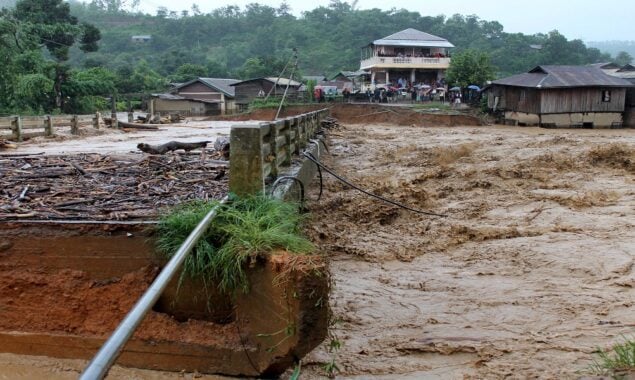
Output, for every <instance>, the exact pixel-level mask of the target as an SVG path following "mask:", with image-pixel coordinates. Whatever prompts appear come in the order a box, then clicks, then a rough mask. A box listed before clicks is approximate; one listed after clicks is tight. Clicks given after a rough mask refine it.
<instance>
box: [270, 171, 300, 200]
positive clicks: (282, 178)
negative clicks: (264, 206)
mask: <svg viewBox="0 0 635 380" xmlns="http://www.w3.org/2000/svg"><path fill="white" fill-rule="evenodd" d="M283 180H291V181H294V182H297V183H299V184H300V204H304V183H302V181H300V180H299V179H298V178H296V177H294V176H290V175H289V176H282V177H278V178H277V179H276V180H275V182H274V183H273V184H272V185H271V195H273V193H274V191H276V188H277V187H278V186H279V185H280V183H281V182H282V181H283Z"/></svg>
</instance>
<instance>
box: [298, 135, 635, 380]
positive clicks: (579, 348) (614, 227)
mask: <svg viewBox="0 0 635 380" xmlns="http://www.w3.org/2000/svg"><path fill="white" fill-rule="evenodd" d="M330 146H331V148H330V150H331V152H332V157H331V159H330V160H329V164H330V165H331V166H332V167H333V168H334V169H335V170H336V171H337V172H339V173H340V174H342V175H344V176H345V177H347V178H349V179H351V180H352V181H353V182H355V183H358V184H360V185H361V186H362V187H364V188H366V189H368V190H370V191H372V192H374V193H377V194H380V195H383V196H385V197H388V198H391V199H395V200H397V201H400V202H403V203H406V204H408V205H410V206H414V207H417V208H421V209H426V210H430V211H433V212H436V213H443V214H447V215H448V217H447V218H431V217H428V216H423V215H417V214H413V213H410V212H408V211H405V210H401V209H398V208H395V207H393V206H390V205H386V204H384V203H381V202H379V201H376V200H373V199H369V198H368V197H366V196H364V195H361V194H360V193H359V192H357V191H355V190H352V189H350V188H348V187H346V186H344V185H342V184H341V183H339V182H337V181H335V180H334V179H333V178H332V177H327V178H326V180H325V193H324V197H323V198H322V200H321V201H319V202H315V201H313V202H311V204H310V209H311V212H312V213H313V216H312V221H313V222H312V224H311V227H310V228H309V232H310V233H311V235H312V236H313V237H314V239H315V240H316V241H317V242H319V243H320V245H321V247H322V249H323V250H324V251H326V252H331V253H332V264H331V271H332V274H333V278H334V280H335V286H334V291H333V293H332V306H333V311H334V317H335V321H337V323H336V324H335V325H334V328H333V333H334V334H335V336H336V337H337V341H339V342H341V345H342V348H341V349H340V350H339V352H336V353H335V354H333V353H331V352H330V349H329V348H330V346H329V345H328V344H325V345H323V346H321V347H320V348H319V349H316V350H315V351H314V352H313V353H312V354H311V355H310V356H309V357H308V358H307V359H306V360H305V361H304V367H303V368H304V372H303V376H305V377H306V378H320V377H321V376H323V375H324V368H333V367H332V366H330V365H329V363H332V361H333V360H334V362H335V363H336V364H337V366H338V367H339V369H340V370H341V372H340V374H339V376H338V377H341V378H385V379H389V378H395V377H399V378H412V379H425V378H441V379H456V378H467V379H497V378H518V379H521V378H522V379H525V378H549V379H562V378H576V377H578V376H579V374H580V372H579V371H584V370H585V369H586V368H587V366H588V365H589V364H590V362H591V360H592V359H593V357H594V356H593V352H594V351H595V350H596V348H597V347H598V346H599V347H606V346H608V345H610V344H611V343H613V342H619V341H620V340H621V339H622V338H621V337H622V336H623V335H626V336H633V335H635V315H634V314H633V307H634V306H635V305H634V304H633V302H634V301H633V300H635V271H634V260H635V245H634V243H633V242H634V241H635V228H634V227H635V192H634V191H633V184H634V183H635V177H634V174H635V166H633V163H634V162H635V132H634V131H632V130H621V131H618V130H606V131H579V130H562V131H551V130H548V131H547V130H542V129H538V128H513V127H459V128H452V129H442V128H421V127H417V128H413V127H400V126H393V125H386V124H383V125H376V124H375V125H348V126H346V127H344V128H342V129H341V130H338V131H335V132H333V133H332V134H331V141H330ZM309 197H310V198H311V199H315V198H316V197H317V194H310V195H309ZM325 365H326V367H324V366H325ZM356 376H357V377H356Z"/></svg>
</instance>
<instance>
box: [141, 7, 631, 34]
mask: <svg viewBox="0 0 635 380" xmlns="http://www.w3.org/2000/svg"><path fill="white" fill-rule="evenodd" d="M281 2H282V1H281V0H258V1H254V0H213V1H210V0H207V1H205V0H200V1H192V0H179V1H176V0H140V4H141V5H140V10H141V11H143V12H147V13H151V14H154V13H155V12H156V9H157V8H158V7H160V6H163V7H166V8H168V9H169V10H174V11H178V12H180V11H181V10H184V9H185V10H190V8H191V6H192V4H193V3H196V4H198V6H199V8H200V9H201V11H202V12H209V11H210V10H212V9H215V8H220V7H222V6H226V5H238V6H240V7H241V8H244V6H245V5H246V4H248V3H260V4H264V5H269V6H272V7H278V6H279V5H280V3H281ZM348 2H349V3H351V2H352V0H349V1H348ZM287 3H288V4H289V6H290V7H291V9H292V12H293V13H294V14H295V15H297V16H299V15H300V13H301V12H302V11H307V10H311V9H314V8H317V7H318V6H328V3H329V1H328V0H311V1H308V0H287ZM357 8H359V9H371V8H380V9H383V10H388V9H391V8H405V9H407V10H409V11H413V12H415V11H416V12H419V13H421V14H422V15H432V16H436V15H439V14H444V15H446V16H451V15H453V14H455V13H460V14H463V15H471V14H475V15H477V16H479V17H480V18H481V19H484V20H496V21H499V22H500V23H501V24H502V25H503V26H504V27H505V31H506V32H512V33H514V32H521V33H525V34H534V33H541V32H542V33H547V32H549V31H551V30H554V29H557V30H558V31H559V32H560V33H562V34H564V35H565V36H566V37H567V38H568V39H574V38H579V39H582V40H585V41H603V40H635V21H634V19H633V17H634V16H633V15H635V0H613V1H608V2H603V1H598V0H533V1H522V2H520V1H513V0H511V1H510V0H507V1H500V0H435V1H431V0H400V1H399V2H387V1H385V0H359V1H358V3H357ZM406 27H408V25H404V29H405V28H406Z"/></svg>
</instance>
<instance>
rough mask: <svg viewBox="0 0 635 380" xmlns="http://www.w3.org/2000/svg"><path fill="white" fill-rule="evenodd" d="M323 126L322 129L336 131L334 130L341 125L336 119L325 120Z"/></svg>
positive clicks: (328, 118)
mask: <svg viewBox="0 0 635 380" xmlns="http://www.w3.org/2000/svg"><path fill="white" fill-rule="evenodd" d="M321 124H322V128H326V129H334V128H339V127H340V123H339V122H338V121H337V119H336V118H334V117H327V118H325V119H324V120H322V122H321Z"/></svg>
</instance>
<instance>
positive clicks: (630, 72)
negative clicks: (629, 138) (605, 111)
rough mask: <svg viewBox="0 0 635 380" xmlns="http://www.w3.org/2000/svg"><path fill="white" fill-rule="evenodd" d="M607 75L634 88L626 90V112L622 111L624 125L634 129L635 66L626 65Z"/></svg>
mask: <svg viewBox="0 0 635 380" xmlns="http://www.w3.org/2000/svg"><path fill="white" fill-rule="evenodd" d="M609 75H612V76H615V77H618V78H622V79H624V80H627V81H629V82H631V83H632V84H633V85H634V86H633V87H631V88H629V89H627V90H626V110H625V111H624V125H625V126H627V127H630V128H635V66H633V65H626V66H622V67H620V68H619V69H618V70H615V71H614V72H612V73H610V74H609Z"/></svg>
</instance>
